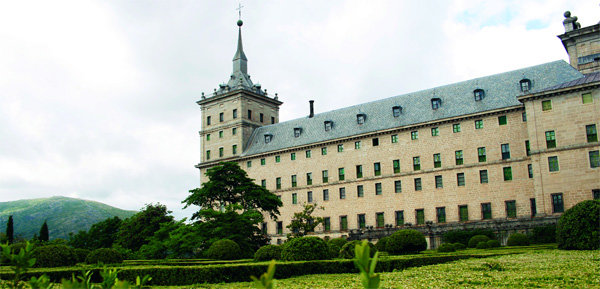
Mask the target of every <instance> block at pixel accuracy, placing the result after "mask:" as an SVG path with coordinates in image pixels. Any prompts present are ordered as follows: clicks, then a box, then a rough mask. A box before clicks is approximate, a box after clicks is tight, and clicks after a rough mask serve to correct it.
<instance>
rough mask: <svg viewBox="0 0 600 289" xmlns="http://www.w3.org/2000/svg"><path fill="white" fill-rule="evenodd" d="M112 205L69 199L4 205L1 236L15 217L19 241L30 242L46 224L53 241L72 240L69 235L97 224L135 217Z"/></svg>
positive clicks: (1, 206)
mask: <svg viewBox="0 0 600 289" xmlns="http://www.w3.org/2000/svg"><path fill="white" fill-rule="evenodd" d="M135 213H136V212H135V211H126V210H121V209H118V208H115V207H111V206H109V205H106V204H103V203H99V202H94V201H87V200H81V199H74V198H67V197H51V198H44V199H30V200H18V201H12V202H0V232H1V233H5V232H6V222H7V221H8V217H9V216H10V215H12V216H13V221H14V230H15V238H16V237H18V236H20V237H23V238H25V239H30V238H32V237H33V235H34V234H38V233H39V231H40V228H41V226H42V224H43V223H44V220H46V221H47V222H48V229H49V232H50V239H56V238H62V239H68V237H69V233H70V232H73V233H77V232H78V231H80V230H86V231H87V230H88V229H89V228H90V227H91V226H92V225H93V224H95V223H97V222H100V221H102V220H105V219H106V218H112V217H114V216H118V217H119V218H121V219H125V218H128V217H130V216H132V215H133V214H135Z"/></svg>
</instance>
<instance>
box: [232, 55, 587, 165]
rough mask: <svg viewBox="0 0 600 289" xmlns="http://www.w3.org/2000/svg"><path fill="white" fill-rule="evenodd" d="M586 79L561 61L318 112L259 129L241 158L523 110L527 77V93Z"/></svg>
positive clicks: (254, 133) (255, 131)
mask: <svg viewBox="0 0 600 289" xmlns="http://www.w3.org/2000/svg"><path fill="white" fill-rule="evenodd" d="M582 77H583V75H582V74H581V73H580V72H579V71H577V70H576V69H574V68H573V67H571V66H570V65H569V64H567V63H566V62H565V61H563V60H559V61H554V62H549V63H545V64H541V65H537V66H532V67H527V68H523V69H519V70H514V71H510V72H505V73H500V74H495V75H491V76H486V77H481V78H476V79H472V80H467V81H463V82H458V83H454V84H450V85H445V86H440V87H436V88H432V89H426V90H422V91H418V92H414V93H409V94H404V95H398V96H394V97H390V98H386V99H382V100H377V101H373V102H368V103H364V104H359V105H355V106H350V107H346V108H342V109H337V110H333V111H328V112H324V113H319V114H315V116H314V117H313V118H308V116H307V117H303V118H298V119H294V120H290V121H286V122H281V123H277V124H272V125H267V126H263V127H259V128H257V129H255V130H254V132H253V134H252V136H251V137H250V140H249V142H248V146H247V148H246V150H245V151H244V152H243V154H242V155H243V156H249V155H254V154H260V153H265V152H269V151H275V150H280V149H285V148H291V147H296V146H302V145H308V144H311V143H317V142H322V141H328V140H334V139H339V138H344V137H349V136H353V135H359V134H363V133H369V132H375V131H379V130H385V129H391V128H395V127H402V126H406V125H412V124H418V123H424V122H428V121H432V120H436V119H445V118H450V117H456V116H460V115H467V114H473V113H479V112H484V111H490V110H495V109H500V108H505V107H511V106H519V105H521V103H520V102H519V101H518V100H517V96H520V95H523V94H524V93H523V92H521V89H520V84H519V81H520V80H522V79H524V78H527V79H529V80H531V83H532V87H531V90H530V91H529V92H528V93H535V92H539V91H542V90H545V89H547V88H549V87H553V86H557V85H560V84H562V83H565V82H569V81H574V80H577V79H580V78H582ZM478 88H479V89H483V90H484V92H485V96H484V98H483V100H481V101H475V100H474V95H473V91H474V90H475V89H478ZM432 98H439V99H441V101H442V104H441V107H440V108H439V109H437V110H433V109H432V106H431V99H432ZM394 106H401V107H402V113H401V114H400V116H399V117H394V116H393V114H392V107H394ZM359 113H364V114H365V115H366V121H365V123H364V124H362V125H359V124H357V121H356V116H357V114H359ZM325 121H333V128H332V129H331V130H330V131H325V126H324V122H325ZM296 127H299V128H301V129H302V133H301V135H300V136H299V137H294V128H296ZM265 134H271V135H272V138H271V141H270V142H269V143H265V138H264V135H265Z"/></svg>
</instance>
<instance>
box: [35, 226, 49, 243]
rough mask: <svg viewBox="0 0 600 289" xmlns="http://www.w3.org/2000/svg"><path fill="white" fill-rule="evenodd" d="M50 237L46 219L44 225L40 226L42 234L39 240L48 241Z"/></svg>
mask: <svg viewBox="0 0 600 289" xmlns="http://www.w3.org/2000/svg"><path fill="white" fill-rule="evenodd" d="M49 239H50V235H49V233H48V224H47V223H46V221H44V224H42V227H41V228H40V236H39V237H38V240H40V241H42V242H48V240H49Z"/></svg>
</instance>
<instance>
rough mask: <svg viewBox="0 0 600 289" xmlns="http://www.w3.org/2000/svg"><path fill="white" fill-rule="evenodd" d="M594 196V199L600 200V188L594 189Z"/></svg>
mask: <svg viewBox="0 0 600 289" xmlns="http://www.w3.org/2000/svg"><path fill="white" fill-rule="evenodd" d="M592 197H593V198H594V200H600V189H594V190H592Z"/></svg>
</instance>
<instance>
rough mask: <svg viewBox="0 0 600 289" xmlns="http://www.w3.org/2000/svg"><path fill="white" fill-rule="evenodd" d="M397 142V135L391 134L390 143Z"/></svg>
mask: <svg viewBox="0 0 600 289" xmlns="http://www.w3.org/2000/svg"><path fill="white" fill-rule="evenodd" d="M397 142H398V135H397V134H393V135H392V143H397Z"/></svg>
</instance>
